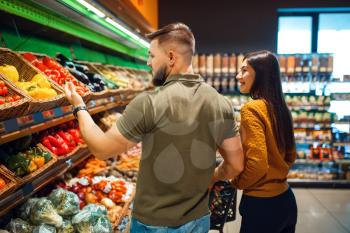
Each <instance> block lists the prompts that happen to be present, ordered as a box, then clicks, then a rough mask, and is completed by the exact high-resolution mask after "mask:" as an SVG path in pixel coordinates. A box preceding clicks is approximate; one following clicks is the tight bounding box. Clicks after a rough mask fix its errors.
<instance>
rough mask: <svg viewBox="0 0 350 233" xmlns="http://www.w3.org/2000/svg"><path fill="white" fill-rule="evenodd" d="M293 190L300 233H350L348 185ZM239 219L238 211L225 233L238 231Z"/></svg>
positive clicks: (227, 225) (211, 232) (349, 192)
mask: <svg viewBox="0 0 350 233" xmlns="http://www.w3.org/2000/svg"><path fill="white" fill-rule="evenodd" d="M293 191H294V194H295V196H296V199H297V203H298V223H297V229H296V232H297V233H350V190H349V189H348V190H339V189H293ZM240 196H241V192H239V194H238V200H240V198H241V197H240ZM240 219H241V218H240V215H239V214H237V220H236V221H234V222H231V223H228V224H226V226H225V229H224V233H238V232H239V227H240ZM215 232H216V231H210V233H215ZM262 233H265V232H262ZM266 233H268V232H266Z"/></svg>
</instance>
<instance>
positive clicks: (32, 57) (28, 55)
mask: <svg viewBox="0 0 350 233" xmlns="http://www.w3.org/2000/svg"><path fill="white" fill-rule="evenodd" d="M23 57H24V59H26V60H27V61H29V62H31V63H32V62H33V61H35V60H38V58H37V57H36V56H35V55H33V54H32V53H24V54H23Z"/></svg>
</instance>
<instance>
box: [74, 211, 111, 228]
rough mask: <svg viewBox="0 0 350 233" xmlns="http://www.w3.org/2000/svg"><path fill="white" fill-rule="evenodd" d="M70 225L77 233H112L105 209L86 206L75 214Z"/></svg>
mask: <svg viewBox="0 0 350 233" xmlns="http://www.w3.org/2000/svg"><path fill="white" fill-rule="evenodd" d="M72 223H73V225H74V226H75V228H76V229H77V231H78V232H79V233H112V232H113V229H112V224H111V222H110V221H109V219H108V217H107V210H106V208H105V207H101V206H99V205H91V204H90V205H88V206H86V207H84V209H82V211H80V212H79V213H78V214H76V215H75V216H74V217H73V219H72Z"/></svg>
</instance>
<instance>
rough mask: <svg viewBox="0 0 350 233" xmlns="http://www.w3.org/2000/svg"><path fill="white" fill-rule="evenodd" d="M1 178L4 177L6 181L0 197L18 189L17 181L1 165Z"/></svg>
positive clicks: (0, 190)
mask: <svg viewBox="0 0 350 233" xmlns="http://www.w3.org/2000/svg"><path fill="white" fill-rule="evenodd" d="M0 178H2V179H4V180H5V182H6V185H5V187H3V188H2V189H0V199H2V198H3V197H4V196H6V195H7V194H8V193H10V192H11V191H13V190H15V189H16V187H17V182H16V180H15V179H14V178H13V177H12V176H11V175H10V174H8V173H7V172H6V171H5V170H3V168H2V167H0Z"/></svg>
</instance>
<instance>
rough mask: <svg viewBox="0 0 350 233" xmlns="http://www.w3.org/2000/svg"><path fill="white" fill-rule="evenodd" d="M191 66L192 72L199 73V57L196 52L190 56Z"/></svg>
mask: <svg viewBox="0 0 350 233" xmlns="http://www.w3.org/2000/svg"><path fill="white" fill-rule="evenodd" d="M192 68H193V73H195V74H199V57H198V54H195V55H194V56H193V58H192Z"/></svg>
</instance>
